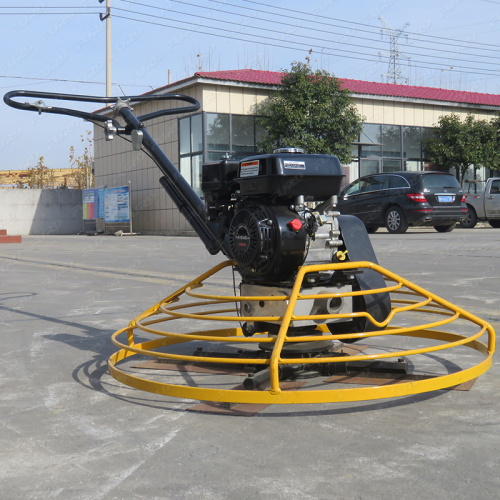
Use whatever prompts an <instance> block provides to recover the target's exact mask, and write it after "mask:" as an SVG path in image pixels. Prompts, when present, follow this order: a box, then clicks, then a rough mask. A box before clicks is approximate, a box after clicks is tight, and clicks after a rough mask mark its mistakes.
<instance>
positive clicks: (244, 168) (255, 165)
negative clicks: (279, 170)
mask: <svg viewBox="0 0 500 500" xmlns="http://www.w3.org/2000/svg"><path fill="white" fill-rule="evenodd" d="M252 175H259V160H253V161H244V162H243V163H242V164H241V168H240V177H251V176H252Z"/></svg>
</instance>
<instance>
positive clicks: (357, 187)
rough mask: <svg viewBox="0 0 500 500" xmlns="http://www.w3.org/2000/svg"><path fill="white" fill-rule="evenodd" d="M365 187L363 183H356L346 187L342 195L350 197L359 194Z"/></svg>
mask: <svg viewBox="0 0 500 500" xmlns="http://www.w3.org/2000/svg"><path fill="white" fill-rule="evenodd" d="M364 186H365V182H364V181H359V180H358V181H356V182H354V183H353V184H352V186H350V187H348V188H347V189H346V191H345V193H344V196H352V195H355V194H359V193H360V192H361V190H362V189H363V187H364Z"/></svg>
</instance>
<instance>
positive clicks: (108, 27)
mask: <svg viewBox="0 0 500 500" xmlns="http://www.w3.org/2000/svg"><path fill="white" fill-rule="evenodd" d="M103 2H104V0H99V3H103ZM99 18H100V19H101V21H104V20H106V97H111V96H112V95H113V91H112V89H111V0H106V14H105V15H104V16H103V15H102V14H99Z"/></svg>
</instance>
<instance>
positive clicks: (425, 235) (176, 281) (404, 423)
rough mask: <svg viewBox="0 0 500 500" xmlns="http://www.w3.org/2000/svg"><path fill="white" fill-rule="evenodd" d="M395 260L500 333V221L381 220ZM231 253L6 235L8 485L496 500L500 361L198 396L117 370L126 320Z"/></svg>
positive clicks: (146, 492) (159, 243)
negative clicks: (372, 382)
mask: <svg viewBox="0 0 500 500" xmlns="http://www.w3.org/2000/svg"><path fill="white" fill-rule="evenodd" d="M371 240H372V243H373V246H374V248H375V251H376V253H377V256H378V259H379V262H380V264H381V265H382V266H384V267H386V268H388V269H389V270H391V271H393V272H395V273H397V274H400V275H402V276H403V277H405V278H408V279H409V280H410V281H413V282H414V283H416V284H418V285H421V286H422V287H424V288H427V289H429V290H430V291H432V292H435V293H436V294H438V295H439V296H441V297H443V298H445V299H447V300H449V301H451V302H453V303H455V304H457V305H459V306H461V307H463V308H465V309H466V310H468V311H470V312H472V313H473V314H475V315H477V316H479V317H480V318H483V319H485V320H487V321H489V322H490V323H491V324H492V325H493V326H494V327H495V328H496V329H497V331H498V330H500V307H499V306H500V286H499V278H498V275H499V272H498V271H499V262H500V230H495V229H492V228H489V227H480V228H476V229H473V230H463V229H456V230H455V231H453V232H452V233H446V234H438V233H436V232H435V231H434V230H433V229H428V230H427V229H425V230H424V229H411V230H410V231H408V233H407V234H404V235H391V234H388V233H387V232H384V231H380V232H379V233H376V234H374V235H371ZM220 260H222V257H220V256H209V255H208V254H207V252H206V251H205V249H204V248H203V246H202V244H201V243H200V242H199V240H198V239H196V238H182V237H178V238H174V237H145V236H137V237H105V236H96V237H88V236H47V237H44V236H31V237H30V236H27V237H24V238H23V242H22V243H21V244H12V245H2V246H1V247H0V284H1V285H0V301H1V302H0V325H1V338H2V345H3V349H2V351H3V352H2V355H1V356H0V386H1V392H0V401H1V406H0V416H1V418H0V425H1V433H0V450H1V452H0V494H1V498H2V499H50V498H57V499H69V498H71V499H92V500H97V499H104V498H106V499H124V498H127V499H143V498H145V499H146V498H147V499H197V500H199V499H260V498H262V499H271V498H272V499H281V498H286V499H392V498H398V499H417V498H418V499H419V500H425V499H432V500H435V499H454V500H457V499H468V500H470V499H494V498H498V497H499V496H500V474H499V473H498V471H499V468H500V398H499V395H500V389H499V387H500V384H499V383H498V377H499V374H500V368H499V363H498V360H497V359H498V356H496V358H494V361H493V367H492V368H491V369H490V370H489V371H488V372H486V373H485V374H484V375H482V376H481V377H480V378H479V379H478V380H477V381H476V383H475V385H474V386H473V387H472V389H471V390H470V391H465V392H464V391H435V392H432V393H427V394H422V395H417V396H408V397H402V398H398V399H393V400H390V399H387V400H379V401H367V402H357V403H335V404H333V403H332V404H322V405H293V406H280V405H274V406H269V407H267V408H265V409H264V410H262V411H261V412H260V413H258V414H256V415H255V416H253V417H237V416H227V415H222V416H221V415H211V414H203V413H193V412H189V411H187V408H189V407H190V406H192V404H193V402H190V401H184V400H177V399H173V398H168V397H162V396H157V395H154V394H149V393H145V392H140V391H137V390H134V389H132V388H129V387H127V386H123V385H122V384H120V383H118V382H117V381H115V380H114V379H113V378H111V377H110V376H109V374H108V372H107V358H108V357H109V355H110V354H111V353H112V352H114V351H115V349H116V348H115V347H114V346H113V345H112V343H111V341H110V335H111V334H112V333H113V331H115V330H117V329H119V328H121V327H123V326H125V325H126V324H127V323H128V322H129V320H130V319H132V318H133V317H134V316H136V315H137V314H139V313H140V312H142V311H143V310H145V309H147V308H148V307H149V306H151V305H153V304H154V303H156V302H157V301H158V300H160V299H162V298H163V297H165V296H166V295H168V294H169V293H170V292H172V291H174V290H175V289H177V288H178V287H180V286H181V285H183V284H184V283H186V282H187V281H189V280H190V279H191V278H193V277H195V276H197V275H198V274H201V272H203V271H205V270H206V269H208V268H209V267H211V266H212V265H214V264H216V263H217V262H219V261H220Z"/></svg>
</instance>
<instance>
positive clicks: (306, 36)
mask: <svg viewBox="0 0 500 500" xmlns="http://www.w3.org/2000/svg"><path fill="white" fill-rule="evenodd" d="M122 1H123V2H125V3H130V4H135V5H139V6H141V7H146V8H151V9H156V10H161V11H166V12H174V13H177V14H181V15H186V16H191V17H196V18H201V19H209V20H210V21H213V18H210V17H207V16H202V15H200V14H192V13H186V12H181V11H177V10H174V9H170V8H165V7H157V6H155V5H150V4H146V3H144V2H137V1H132V0H122ZM173 1H175V2H176V3H180V4H184V5H187V6H196V4H193V3H191V2H187V1H182V0H173ZM210 1H215V2H216V3H221V2H217V0H210ZM228 5H232V4H228ZM235 7H236V6H235ZM203 8H204V9H207V10H209V11H214V12H224V13H226V14H228V13H229V14H232V15H237V16H240V17H248V16H247V14H240V13H236V12H228V11H227V10H222V9H216V8H212V7H203ZM239 8H242V7H239ZM118 10H123V11H126V12H131V13H134V14H139V15H146V14H144V13H143V12H137V11H130V10H127V9H120V8H118ZM285 10H290V9H285ZM262 12H266V11H262ZM266 13H267V12H266ZM269 14H271V15H278V14H274V13H272V12H269ZM309 15H314V14H309ZM155 17H160V16H155ZM280 17H283V16H281V15H280ZM288 17H293V16H288ZM318 17H319V16H318ZM293 18H294V19H298V18H296V17H293ZM161 19H163V17H161ZM171 20H172V21H175V22H180V21H177V20H174V19H171ZM302 20H303V19H302ZM264 21H265V22H273V21H269V20H266V19H264ZM308 22H309V21H308ZM343 22H347V21H343ZM232 24H235V25H238V26H248V24H245V23H232ZM280 24H281V25H285V26H292V27H294V28H295V29H297V28H299V27H298V26H297V25H296V24H291V23H286V22H283V21H282V20H280ZM319 24H326V25H329V26H336V27H338V25H334V24H331V23H319ZM355 24H359V23H355ZM200 26H204V27H208V28H212V27H211V26H206V25H201V24H200ZM365 26H369V25H365ZM341 28H342V29H345V28H344V27H341ZM252 30H261V31H266V32H269V29H267V28H262V27H258V26H255V25H252ZM314 31H315V32H323V33H328V34H329V35H332V34H334V35H340V36H349V35H345V34H343V33H336V32H332V31H331V30H323V29H320V28H317V27H315V28H314ZM364 31H367V30H364ZM379 31H380V29H379ZM274 32H275V30H273V33H274ZM367 32H368V31H367ZM369 33H370V34H372V32H369ZM303 38H308V39H310V40H318V41H321V42H332V43H336V44H339V45H347V46H351V47H360V48H363V49H365V50H366V49H369V50H376V49H375V47H373V45H371V46H369V47H368V46H366V45H362V44H358V43H352V42H343V41H341V40H335V39H334V40H326V39H324V38H318V37H313V36H311V35H303ZM356 40H367V41H369V42H376V43H381V41H380V40H379V39H374V38H368V37H363V36H360V35H359V34H356ZM424 43H427V42H425V41H424ZM414 47H416V48H421V49H424V50H427V49H428V47H422V46H414ZM320 48H322V49H324V48H326V47H320ZM379 50H382V48H380V49H379ZM432 50H433V51H435V52H443V53H446V54H456V53H457V50H456V49H454V50H453V51H452V50H446V49H440V48H438V47H437V48H436V47H433V48H432ZM481 50H488V51H492V49H489V48H487V49H481ZM496 52H497V53H498V52H499V51H498V50H496ZM406 53H407V54H409V55H414V56H417V57H427V58H433V59H442V56H440V55H433V54H422V53H419V52H412V51H411V50H407V51H406ZM460 54H461V55H462V56H463V55H466V56H471V57H473V58H476V59H474V60H473V61H471V60H467V59H459V58H457V57H450V56H446V57H447V59H448V60H449V61H458V63H460V64H462V63H464V62H466V63H477V62H478V61H477V57H482V58H486V57H491V56H490V55H489V54H477V53H467V52H464V51H463V50H462V51H461V52H460ZM458 63H457V62H455V63H452V64H454V65H455V66H456V65H457V64H458ZM481 63H482V64H488V65H497V63H496V62H488V61H482V62H481ZM428 64H433V63H431V62H429V63H428ZM442 64H443V63H442V62H441V63H439V66H440V67H441V66H442Z"/></svg>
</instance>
